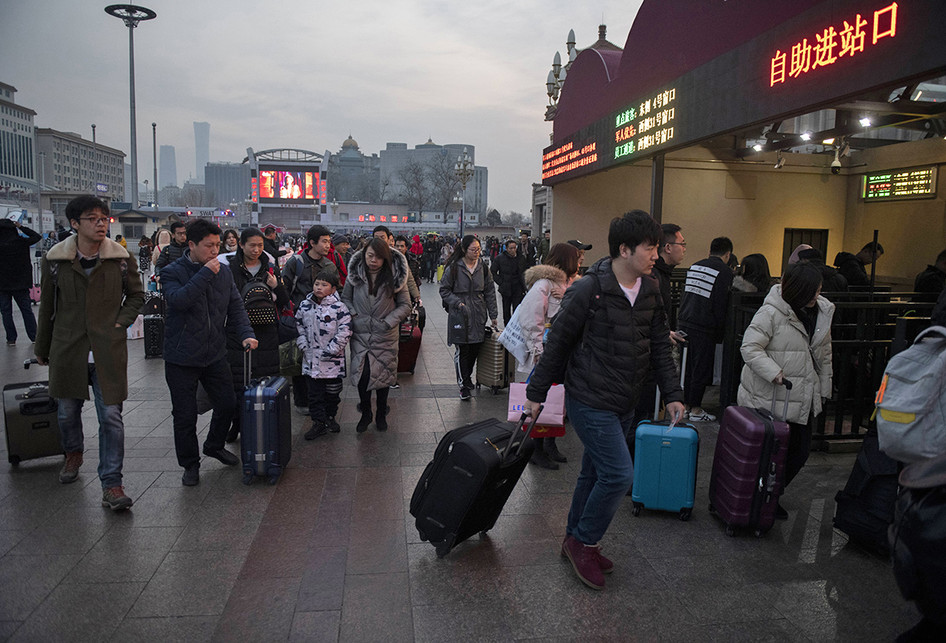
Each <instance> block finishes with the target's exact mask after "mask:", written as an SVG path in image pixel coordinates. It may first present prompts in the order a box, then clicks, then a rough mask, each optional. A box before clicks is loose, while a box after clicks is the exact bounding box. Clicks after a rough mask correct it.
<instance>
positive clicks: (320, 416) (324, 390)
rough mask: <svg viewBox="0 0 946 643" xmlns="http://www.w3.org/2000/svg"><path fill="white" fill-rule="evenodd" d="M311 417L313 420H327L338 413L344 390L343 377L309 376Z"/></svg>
mask: <svg viewBox="0 0 946 643" xmlns="http://www.w3.org/2000/svg"><path fill="white" fill-rule="evenodd" d="M306 386H308V387H309V417H311V418H312V421H313V422H325V421H326V420H328V419H329V418H334V417H335V416H336V415H337V414H338V403H339V400H340V397H341V392H342V378H340V377H334V378H330V379H315V378H311V377H310V378H309V381H308V383H307V384H306Z"/></svg>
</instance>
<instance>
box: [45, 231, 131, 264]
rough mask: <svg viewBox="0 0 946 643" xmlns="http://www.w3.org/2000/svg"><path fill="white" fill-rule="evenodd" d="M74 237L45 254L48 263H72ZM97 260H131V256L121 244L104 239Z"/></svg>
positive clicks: (74, 248)
mask: <svg viewBox="0 0 946 643" xmlns="http://www.w3.org/2000/svg"><path fill="white" fill-rule="evenodd" d="M77 243H78V242H77V241H76V235H74V234H71V235H69V237H68V238H67V239H66V240H65V241H60V242H59V243H57V244H56V245H54V246H53V247H52V248H50V249H49V252H47V253H46V259H48V260H49V261H73V260H75V258H76V244H77ZM99 259H102V260H105V259H131V255H130V254H128V251H127V250H126V249H125V248H124V246H122V244H120V243H117V242H115V241H112V240H111V239H105V240H103V241H102V245H101V246H99Z"/></svg>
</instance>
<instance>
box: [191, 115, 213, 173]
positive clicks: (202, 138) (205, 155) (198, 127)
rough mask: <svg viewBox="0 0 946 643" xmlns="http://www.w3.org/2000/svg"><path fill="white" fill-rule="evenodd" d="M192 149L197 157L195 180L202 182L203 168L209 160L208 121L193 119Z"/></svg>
mask: <svg viewBox="0 0 946 643" xmlns="http://www.w3.org/2000/svg"><path fill="white" fill-rule="evenodd" d="M194 149H195V153H196V158H197V181H198V182H199V183H203V182H204V168H205V167H206V166H207V163H209V162H210V123H204V122H200V123H198V122H197V121H194Z"/></svg>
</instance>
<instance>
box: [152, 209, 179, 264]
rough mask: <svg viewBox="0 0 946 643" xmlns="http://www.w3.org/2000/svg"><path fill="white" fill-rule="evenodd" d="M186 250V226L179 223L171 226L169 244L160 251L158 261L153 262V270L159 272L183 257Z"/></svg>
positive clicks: (176, 222)
mask: <svg viewBox="0 0 946 643" xmlns="http://www.w3.org/2000/svg"><path fill="white" fill-rule="evenodd" d="M185 250H187V226H185V225H184V224H183V223H182V222H181V221H175V222H174V223H172V224H171V243H169V244H168V245H166V246H164V248H162V249H161V254H159V255H158V260H157V261H155V262H154V267H155V270H157V271H159V272H160V270H161V268H164V267H165V266H169V265H171V264H172V263H174V262H175V261H177V260H178V259H180V258H181V257H183V256H184V251H185Z"/></svg>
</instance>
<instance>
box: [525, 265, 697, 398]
mask: <svg viewBox="0 0 946 643" xmlns="http://www.w3.org/2000/svg"><path fill="white" fill-rule="evenodd" d="M641 279H642V280H643V281H642V283H641V289H640V293H639V294H638V296H637V301H636V303H635V304H634V306H631V303H630V302H629V301H628V299H627V297H626V296H625V295H624V291H623V290H621V287H620V285H619V284H618V281H617V279H616V278H615V276H614V271H613V270H612V268H611V258H610V257H606V258H604V259H600V260H598V261H596V262H595V263H594V265H592V266H591V268H589V269H588V272H587V274H586V275H585V276H584V277H582V278H581V279H579V280H578V281H576V282H575V283H574V284H572V285H571V286H570V287H569V288H568V290H566V291H565V297H564V298H563V299H562V307H561V310H559V313H558V315H556V316H555V320H554V321H553V322H552V329H551V331H550V332H549V336H548V340H547V342H546V344H545V352H544V353H543V354H542V359H541V360H540V361H539V363H538V365H537V366H536V369H535V372H534V373H533V374H532V379H531V380H530V381H529V385H528V387H527V388H526V397H527V398H528V399H529V400H531V401H533V402H544V401H545V397H546V394H547V393H548V390H549V387H550V386H551V385H552V383H553V382H563V383H564V384H565V390H566V391H568V395H569V396H570V397H574V398H575V399H576V400H578V401H579V402H581V403H582V404H586V405H588V406H590V407H592V408H595V409H600V410H604V411H612V412H614V413H618V414H622V415H623V414H626V413H630V412H631V411H633V410H634V408H635V407H636V406H637V401H638V398H639V397H640V393H641V386H642V384H643V382H645V381H646V379H647V378H646V373H647V371H648V370H651V369H652V370H653V372H654V378H655V379H656V381H657V384H658V385H659V386H660V390H661V391H662V392H663V394H664V396H665V397H666V399H667V400H668V401H669V402H682V401H683V390H682V389H681V388H680V383H679V379H680V378H679V376H678V374H677V369H676V367H675V366H674V363H673V359H672V357H671V349H670V329H669V328H668V327H667V318H666V316H665V314H664V309H663V305H662V303H661V299H660V288H659V286H658V284H657V280H656V279H655V278H654V277H650V276H642V277H641Z"/></svg>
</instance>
